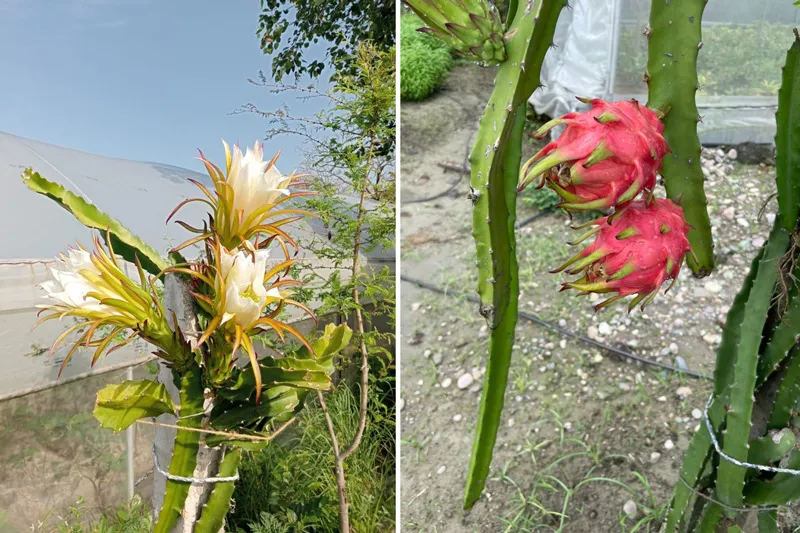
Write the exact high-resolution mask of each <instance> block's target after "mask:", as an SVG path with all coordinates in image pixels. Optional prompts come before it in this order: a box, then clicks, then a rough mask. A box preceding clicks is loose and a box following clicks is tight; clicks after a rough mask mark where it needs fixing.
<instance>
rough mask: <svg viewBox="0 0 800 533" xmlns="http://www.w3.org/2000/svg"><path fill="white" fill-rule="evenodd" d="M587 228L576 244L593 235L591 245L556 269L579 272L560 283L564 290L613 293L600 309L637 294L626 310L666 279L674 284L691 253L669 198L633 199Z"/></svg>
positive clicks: (680, 216)
mask: <svg viewBox="0 0 800 533" xmlns="http://www.w3.org/2000/svg"><path fill="white" fill-rule="evenodd" d="M590 224H592V225H594V226H595V227H594V228H592V229H591V230H589V231H588V232H587V233H586V234H584V235H583V236H582V237H581V238H580V239H579V240H583V239H586V238H588V237H590V236H591V235H595V234H596V237H595V240H594V242H593V243H592V244H590V245H589V246H587V247H586V248H584V249H583V251H582V252H580V253H579V254H577V255H575V256H574V257H572V258H571V259H569V260H568V261H567V262H566V263H564V264H563V265H561V266H560V267H559V268H558V269H557V270H556V271H561V270H564V269H566V268H568V267H572V268H571V269H570V270H568V273H569V274H583V277H582V278H580V279H579V280H576V281H572V282H568V283H564V285H563V289H562V290H566V289H577V290H578V291H581V292H582V293H590V292H596V293H613V296H612V297H611V298H609V299H607V300H605V301H604V302H601V303H600V304H598V305H597V306H596V307H595V309H601V308H603V307H605V306H607V305H610V304H612V303H614V302H616V301H618V300H620V299H622V298H624V297H626V296H629V295H632V294H635V295H636V296H635V297H634V298H633V299H632V300H631V301H630V305H629V310H632V309H633V308H634V307H635V306H636V305H637V304H639V303H642V307H644V306H645V305H647V304H648V303H649V302H650V301H652V300H653V298H655V296H656V294H658V290H659V289H660V288H661V286H662V285H663V284H664V282H665V281H666V280H668V279H671V280H672V281H673V283H674V281H675V279H677V277H678V273H679V272H680V269H681V264H682V263H683V259H684V257H685V256H686V254H687V253H688V252H689V251H690V250H691V247H690V246H689V240H688V238H687V234H688V233H689V224H687V223H686V219H684V217H683V211H681V208H680V207H678V206H677V205H676V204H675V203H674V202H672V201H671V200H658V199H655V198H653V199H652V200H651V201H649V202H648V201H646V200H637V201H635V202H632V203H631V204H630V205H629V206H628V207H626V208H625V209H624V210H623V211H618V212H617V213H616V214H615V215H613V216H609V217H603V218H600V219H598V220H595V221H594V222H591V223H590Z"/></svg>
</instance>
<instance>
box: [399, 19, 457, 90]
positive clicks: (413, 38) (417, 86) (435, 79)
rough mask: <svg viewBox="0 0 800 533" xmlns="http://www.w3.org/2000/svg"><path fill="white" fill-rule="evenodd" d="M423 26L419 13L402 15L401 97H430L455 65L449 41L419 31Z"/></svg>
mask: <svg viewBox="0 0 800 533" xmlns="http://www.w3.org/2000/svg"><path fill="white" fill-rule="evenodd" d="M422 26H423V23H422V21H421V20H420V19H419V18H418V17H417V16H416V15H412V14H407V15H403V16H402V17H401V18H400V98H402V99H403V100H414V101H416V100H423V99H425V98H427V97H429V96H430V95H431V94H433V92H434V91H436V89H438V88H439V85H441V83H442V81H444V78H445V76H447V73H448V72H449V71H450V67H451V66H452V65H453V58H452V56H451V55H450V49H449V48H448V47H447V45H446V44H444V43H442V42H440V41H439V40H438V39H434V38H433V37H431V36H429V35H426V34H424V33H420V32H418V31H417V29H418V28H421V27H422Z"/></svg>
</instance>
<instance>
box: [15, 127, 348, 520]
mask: <svg viewBox="0 0 800 533" xmlns="http://www.w3.org/2000/svg"><path fill="white" fill-rule="evenodd" d="M201 160H202V161H203V163H204V164H205V166H206V168H207V169H208V173H209V176H210V178H211V182H212V183H213V188H212V189H209V188H208V187H206V186H205V185H203V184H202V183H200V182H194V183H195V185H196V186H197V187H198V190H199V192H200V193H201V196H199V197H197V198H191V199H188V200H185V201H183V202H181V203H180V204H179V205H178V206H177V207H176V209H175V211H174V212H173V213H172V214H171V215H170V217H169V218H170V219H171V218H172V217H173V216H174V215H175V213H176V212H178V211H179V210H180V208H181V207H183V206H184V205H186V204H188V203H193V202H197V203H202V204H205V205H206V206H207V207H208V208H209V209H208V219H207V220H206V221H204V222H203V223H202V224H197V223H195V224H194V225H190V224H188V223H186V222H183V221H180V222H178V223H179V224H180V225H181V226H182V227H184V228H185V229H187V230H188V231H189V232H192V233H194V234H195V236H194V237H192V238H190V239H188V240H187V241H186V242H184V243H183V244H181V245H180V246H177V247H176V248H175V249H173V250H172V251H171V252H170V255H169V259H168V260H167V259H164V258H162V257H161V256H160V255H159V254H158V253H157V252H156V251H155V250H154V249H153V248H151V247H149V246H147V245H146V244H145V243H143V242H142V241H141V240H140V239H139V238H137V237H136V236H135V235H133V234H131V232H130V231H128V230H127V229H126V228H125V227H123V226H122V225H121V224H120V223H119V222H118V221H116V220H114V219H113V218H111V217H110V216H109V215H107V214H106V213H104V212H102V211H100V210H99V209H98V208H97V207H95V206H94V205H92V204H90V203H88V202H86V201H85V200H83V199H82V198H81V197H79V196H77V195H75V194H74V193H72V192H70V191H68V190H66V189H64V188H62V187H61V186H60V185H58V184H56V183H53V182H51V181H48V180H47V179H45V178H43V177H42V176H41V175H39V174H38V173H37V172H34V171H33V170H31V169H27V170H26V171H25V172H24V173H23V180H24V182H25V183H26V185H27V186H28V187H29V188H30V189H31V190H33V191H34V192H37V193H40V194H43V195H46V196H48V197H50V198H51V199H53V200H55V201H56V202H57V203H58V204H60V205H61V206H62V207H64V208H66V209H67V210H68V211H70V212H71V213H72V214H73V215H75V217H76V218H77V219H78V220H79V221H81V222H82V223H84V224H85V225H87V226H88V227H90V228H94V229H97V230H99V232H100V233H99V235H98V236H97V237H95V239H94V243H93V244H94V246H93V247H92V248H91V250H90V249H85V248H82V247H81V246H80V245H78V246H77V247H76V248H73V249H70V250H69V251H68V252H67V253H66V254H64V255H62V256H61V258H60V261H58V262H57V264H56V266H54V267H53V268H51V273H52V278H53V279H52V280H51V281H47V282H45V283H43V284H42V289H43V290H44V293H45V299H46V301H47V303H45V304H43V305H41V306H40V307H41V308H42V312H43V313H45V315H44V316H43V317H42V318H41V320H40V321H39V322H40V323H41V322H44V321H48V320H52V319H60V318H63V317H65V316H66V317H72V318H74V319H75V320H76V323H75V324H74V325H72V326H71V327H69V328H68V329H67V330H66V331H65V332H64V333H63V334H62V335H61V336H60V337H59V338H58V339H57V340H56V341H55V343H54V344H53V349H55V348H56V347H57V346H59V345H60V344H61V343H62V342H65V341H66V340H67V338H68V337H69V336H70V335H71V334H76V335H77V337H73V338H72V341H71V342H73V346H72V348H71V350H70V351H69V354H68V355H67V357H66V358H65V360H64V362H63V364H62V369H63V367H64V366H65V365H66V364H67V363H68V362H69V360H70V358H71V357H72V356H73V354H74V353H75V352H76V351H77V350H79V349H82V348H83V349H85V348H88V349H92V350H94V357H93V358H92V364H94V363H95V362H96V361H97V360H98V359H99V358H100V357H102V356H103V355H104V354H107V353H111V352H112V351H114V350H115V349H118V348H120V347H122V346H124V345H126V344H128V343H130V342H132V341H133V340H134V339H136V338H137V337H138V338H140V339H143V340H145V341H147V342H148V343H150V344H151V345H152V346H153V347H154V350H155V351H154V353H155V354H156V355H157V356H158V357H159V358H160V360H161V362H162V364H163V365H166V371H167V373H168V375H171V377H170V378H169V379H168V381H171V382H173V383H174V384H175V386H176V387H177V389H178V395H177V396H178V397H172V396H171V395H170V393H169V392H168V390H167V387H165V384H166V383H157V382H154V381H148V380H144V381H125V382H123V383H121V384H118V385H110V386H108V387H106V388H104V389H103V390H101V391H100V392H99V393H98V395H97V405H96V407H95V411H94V415H95V417H96V418H97V420H98V421H99V422H100V424H101V425H103V426H104V427H107V428H110V429H112V430H114V431H121V430H123V429H125V428H127V427H128V426H130V425H131V424H133V423H134V422H136V421H137V420H139V419H142V418H145V417H147V418H150V417H153V418H154V417H157V416H159V415H162V414H172V415H174V416H176V417H177V425H175V426H173V427H174V428H175V429H177V430H178V431H177V434H176V437H175V442H174V447H173V452H172V459H171V461H170V463H169V465H168V472H164V475H165V477H166V479H167V481H166V493H165V494H164V497H163V505H162V506H161V508H160V509H156V512H157V515H158V519H157V522H156V525H155V529H154V531H155V532H157V533H168V532H172V531H178V530H180V531H194V532H198V533H217V532H219V531H220V528H222V527H223V523H224V518H225V515H226V514H227V512H228V508H229V506H230V499H231V494H232V492H233V481H234V480H235V479H236V477H237V476H236V472H237V468H238V465H239V459H240V455H241V449H243V448H244V449H259V448H263V447H264V446H266V445H268V442H269V440H270V438H271V437H272V436H273V434H274V432H275V431H277V430H278V425H279V424H282V423H287V421H289V420H290V419H291V418H292V417H293V416H294V415H295V414H296V413H297V412H298V411H299V410H300V409H301V408H302V406H303V402H304V400H305V397H306V396H307V394H308V393H309V392H311V391H323V390H328V389H329V388H330V387H331V379H330V374H331V373H332V371H333V364H332V361H333V357H334V356H335V354H336V353H337V352H338V351H340V350H341V349H342V348H344V347H345V346H346V345H347V344H348V342H349V339H350V335H351V331H350V330H349V328H348V327H347V326H346V325H340V326H333V325H329V326H328V327H327V328H326V329H325V331H324V334H323V335H322V336H320V337H319V338H318V339H316V340H315V341H313V342H312V341H311V340H309V339H307V338H305V337H304V336H303V335H301V334H300V332H298V331H297V330H296V329H295V328H294V327H293V326H292V325H291V324H290V323H288V322H286V321H285V315H284V314H282V311H284V310H285V309H287V308H288V307H290V306H292V307H296V308H299V309H301V310H302V311H303V312H305V313H307V314H309V315H310V316H311V317H312V318H314V320H316V318H315V317H314V315H313V313H312V312H311V310H309V309H308V308H307V307H306V306H304V305H303V304H301V303H299V302H297V301H295V300H293V299H292V288H293V287H296V286H298V285H300V282H299V281H296V280H294V279H292V278H291V276H290V269H291V267H292V265H293V263H294V262H295V259H293V255H294V254H293V253H292V248H295V249H296V248H297V243H296V242H295V241H294V240H293V239H292V237H291V236H290V235H289V234H288V233H287V231H288V229H287V228H289V227H290V226H287V225H288V224H290V223H291V222H294V221H296V220H298V219H300V218H302V217H304V216H307V215H311V213H309V212H307V211H304V210H301V209H298V208H296V207H294V206H293V205H292V204H291V203H289V202H290V201H291V200H292V199H294V198H297V197H300V196H303V195H307V194H310V193H308V192H306V191H304V190H302V187H303V185H304V184H303V183H302V182H301V181H300V179H301V178H302V176H301V175H296V174H291V175H284V174H281V173H280V172H279V171H278V169H277V167H276V166H275V165H276V160H277V157H275V158H273V159H272V160H269V161H265V160H264V159H263V152H262V147H261V145H260V144H259V143H256V144H255V146H254V147H253V148H252V149H250V148H248V149H247V150H246V151H245V152H244V153H243V152H242V150H240V148H239V147H238V146H235V147H233V149H231V148H230V147H229V146H228V145H227V144H225V165H224V166H223V167H222V168H220V167H218V166H216V165H215V164H213V163H212V162H210V161H208V160H207V159H206V158H205V157H204V156H202V154H201ZM168 220H169V219H168ZM101 238H102V239H103V240H104V241H105V242H102V240H101ZM192 245H196V246H197V247H199V249H200V252H199V257H198V258H197V259H194V260H187V259H185V258H184V257H183V256H182V255H181V254H180V251H181V250H185V249H187V248H189V247H190V246H192ZM123 261H127V262H128V263H132V264H134V265H135V267H136V271H137V273H138V275H137V279H130V278H128V276H127V274H126V273H125V268H124V265H123ZM165 279H166V284H167V285H169V284H171V283H172V284H173V285H175V286H178V287H179V288H182V289H179V290H182V295H183V296H184V297H185V299H188V300H189V301H190V302H192V306H190V307H194V309H190V310H189V311H188V314H189V315H191V316H190V317H189V321H190V322H193V323H195V324H196V325H199V328H198V329H199V333H195V331H187V330H185V329H182V327H181V324H182V323H183V322H185V321H186V319H187V317H186V316H180V317H179V316H178V314H177V313H176V312H175V310H174V308H175V307H177V305H176V303H175V302H165V301H162V296H161V295H162V294H164V291H162V290H160V287H161V286H162V282H164V281H165ZM256 336H258V337H259V338H260V339H261V340H262V341H264V342H266V343H267V344H268V345H270V346H271V347H273V348H275V349H276V350H278V351H280V352H281V353H283V354H284V355H283V357H272V356H265V355H263V354H259V353H258V352H257V350H256V348H255V342H254V338H255V337H256ZM292 338H293V339H294V340H295V341H296V342H292V341H291V340H290V339H292ZM204 450H205V451H204ZM201 451H202V452H203V453H204V454H205V455H202V454H201ZM209 451H210V453H212V454H213V453H216V454H217V457H218V461H217V462H216V463H215V464H213V463H210V464H204V465H201V464H200V463H201V461H203V459H202V457H206V456H207V455H208V453H206V452H209ZM155 460H156V466H157V468H160V467H159V465H158V462H157V461H158V456H157V455H155ZM164 467H165V468H166V467H167V465H164ZM198 472H199V473H198ZM196 485H199V486H201V487H209V488H206V489H203V490H202V491H201V492H202V497H200V498H199V499H198V498H194V499H192V498H189V494H190V488H191V487H194V486H196ZM190 507H191V508H190Z"/></svg>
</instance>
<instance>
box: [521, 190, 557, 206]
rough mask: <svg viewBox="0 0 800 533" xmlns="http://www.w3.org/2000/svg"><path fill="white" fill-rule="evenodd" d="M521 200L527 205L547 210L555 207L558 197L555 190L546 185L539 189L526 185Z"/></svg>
mask: <svg viewBox="0 0 800 533" xmlns="http://www.w3.org/2000/svg"><path fill="white" fill-rule="evenodd" d="M522 201H523V202H525V203H526V204H528V205H532V206H533V207H535V208H536V209H538V210H539V211H547V210H550V209H555V207H556V206H557V205H558V203H559V201H560V198H559V197H558V194H556V192H555V191H553V190H552V189H550V188H548V187H542V188H541V189H537V188H536V187H526V188H525V194H524V195H523V196H522Z"/></svg>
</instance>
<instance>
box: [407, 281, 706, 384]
mask: <svg viewBox="0 0 800 533" xmlns="http://www.w3.org/2000/svg"><path fill="white" fill-rule="evenodd" d="M400 279H401V280H402V281H405V282H407V283H413V284H414V285H417V286H418V287H421V288H423V289H427V290H429V291H433V292H437V293H439V294H444V295H448V294H449V295H451V296H459V297H462V298H465V299H466V300H467V301H470V302H473V303H480V300H479V299H478V298H477V297H475V296H471V295H467V294H454V293H452V292H448V291H446V290H445V289H443V288H441V287H438V286H436V285H432V284H430V283H427V282H425V281H421V280H418V279H414V278H410V277H408V276H405V275H402V274H401V275H400ZM519 316H520V317H522V318H524V319H525V320H528V321H529V322H533V323H534V324H538V325H540V326H543V327H545V328H548V329H552V330H553V331H557V332H558V333H560V334H562V335H564V336H565V337H571V338H573V339H576V340H579V341H581V342H583V343H586V344H589V345H591V346H594V347H596V348H600V349H603V350H606V351H608V352H611V353H613V354H616V355H618V356H620V357H624V358H625V359H633V360H634V361H639V362H640V363H643V364H646V365H650V366H655V367H658V368H663V369H664V370H669V371H671V372H677V373H679V374H686V375H688V376H692V377H695V378H700V379H708V380H711V379H713V378H712V377H711V376H709V375H706V374H703V373H700V372H697V371H695V370H690V369H688V368H685V369H684V368H678V367H675V366H672V365H668V364H666V363H659V362H658V361H652V360H650V359H647V358H645V357H642V356H640V355H636V354H633V353H630V352H626V351H625V350H620V349H619V348H615V347H614V346H611V345H609V344H605V343H602V342H599V341H596V340H594V339H590V338H589V337H585V336H583V335H581V334H579V333H574V332H572V331H570V330H568V329H566V328H562V327H561V326H559V325H557V324H553V323H552V322H548V321H546V320H542V319H541V318H539V317H538V316H536V315H534V314H532V313H528V312H527V311H519Z"/></svg>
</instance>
